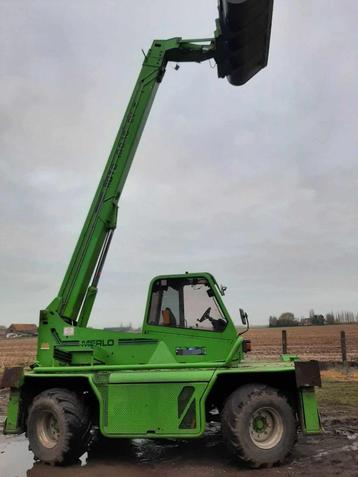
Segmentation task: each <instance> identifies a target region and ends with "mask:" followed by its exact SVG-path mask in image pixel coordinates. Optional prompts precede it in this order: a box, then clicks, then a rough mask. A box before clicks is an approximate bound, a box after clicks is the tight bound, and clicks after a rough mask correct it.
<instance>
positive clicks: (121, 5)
mask: <svg viewBox="0 0 358 477" xmlns="http://www.w3.org/2000/svg"><path fill="white" fill-rule="evenodd" d="M195 5H196V7H195V9H193V2H192V1H189V0H185V1H184V0H181V1H180V2H179V1H174V0H171V1H170V2H168V1H164V0H157V1H155V2H153V1H149V0H145V1H142V2H140V3H139V2H138V3H137V2H131V1H129V0H125V1H121V2H114V1H102V2H97V1H77V2H61V1H52V2H47V1H44V0H43V1H41V0H37V1H35V0H34V1H32V2H26V1H20V0H19V1H17V2H5V1H4V2H0V19H1V20H0V22H1V24H0V32H1V33H0V35H1V38H0V45H1V46H0V58H1V60H0V128H1V129H0V144H1V151H2V154H1V157H0V173H1V177H0V181H1V187H0V214H1V218H2V227H1V232H0V263H1V265H2V266H1V270H0V282H1V292H0V293H1V303H2V312H1V319H0V321H1V323H8V322H9V321H28V322H32V321H35V320H36V319H37V313H38V310H39V309H40V308H42V307H44V306H46V305H47V303H48V302H49V301H50V300H51V299H52V297H53V296H54V295H55V294H56V292H57V289H58V288H59V285H60V282H61V279H62V276H63V273H64V271H65V267H66V263H67V261H68V259H69V257H70V254H71V252H72V249H73V247H74V243H75V240H76V238H77V236H78V234H79V231H80V227H81V224H82V222H83V220H84V218H85V215H86V212H87V209H88V206H89V203H90V200H91V198H92V194H93V192H94V190H95V188H96V183H97V181H98V179H99V177H100V174H101V171H102V167H103V165H104V161H105V159H106V157H107V154H108V152H109V150H110V147H111V145H112V142H113V139H114V136H115V134H116V131H117V129H118V126H119V121H120V119H121V115H122V114H123V110H124V108H125V106H126V103H127V101H128V99H129V95H130V92H131V89H132V87H133V85H134V81H135V78H136V75H137V73H138V71H139V67H140V63H141V61H142V53H141V51H140V50H141V48H144V49H146V48H147V47H148V46H149V44H150V42H151V40H152V39H153V38H156V37H171V36H174V35H182V36H184V37H185V36H186V37H193V36H195V37H200V36H208V35H210V34H211V31H212V29H213V26H214V18H215V15H216V1H215V0H212V1H210V2H209V1H208V0H205V1H204V0H201V1H198V0H196V2H195ZM357 14H358V4H357V2H355V1H354V0H344V1H342V2H340V7H339V8H338V7H337V2H333V1H331V2H327V1H323V0H314V1H311V2H301V1H298V0H297V1H296V0H292V1H290V2H288V1H286V0H276V2H275V15H274V23H273V31H272V43H271V52H270V59H269V66H268V68H267V69H266V70H264V71H262V72H261V73H260V74H259V75H258V76H257V77H255V78H254V79H253V80H252V81H251V82H250V83H248V84H247V85H246V86H245V87H243V88H234V87H232V86H230V85H229V84H228V83H227V82H226V81H225V80H218V79H217V78H216V72H215V70H214V69H211V68H210V66H209V65H208V64H203V65H182V67H181V68H180V70H179V71H177V72H176V71H174V69H173V68H172V67H171V66H169V67H168V69H167V75H166V78H165V79H164V81H163V83H162V85H161V87H160V89H159V92H158V96H157V98H156V101H155V103H154V106H153V110H152V113H151V115H150V117H149V120H148V124H147V126H146V130H145V132H144V135H143V139H142V141H141V143H140V146H139V148H138V152H137V155H136V157H135V160H134V163H133V167H132V170H131V173H130V176H129V179H128V182H127V184H126V188H125V191H124V194H123V197H122V201H121V203H120V210H119V224H118V230H117V233H116V237H115V240H114V241H113V246H112V249H111V251H110V255H109V258H108V261H107V263H106V266H105V271H104V274H103V279H102V282H101V293H100V295H99V297H98V302H97V303H96V307H95V314H94V315H95V316H94V317H93V321H92V325H95V324H98V325H99V326H101V325H113V324H116V323H118V322H129V321H131V322H132V323H140V321H141V319H142V316H143V311H144V304H145V293H146V288H147V286H148V283H149V280H150V279H151V277H152V276H153V275H155V274H157V273H167V272H171V273H172V272H181V271H185V270H192V271H194V270H209V271H212V272H213V273H214V274H215V275H216V276H217V278H218V280H219V281H220V282H224V283H225V284H227V285H228V286H229V290H228V294H227V304H228V307H229V309H230V310H231V311H232V312H233V315H234V316H236V312H237V309H238V307H239V306H244V307H245V308H247V310H248V312H249V314H250V315H251V318H252V322H253V323H256V324H262V323H264V322H266V320H267V318H268V315H269V314H271V313H276V314H279V313H280V312H282V311H285V310H292V311H294V312H295V313H296V314H297V315H303V314H307V312H308V310H309V309H310V308H312V307H313V308H315V309H317V310H319V311H321V312H328V311H330V310H331V309H335V310H338V309H342V308H344V309H352V310H354V311H358V300H357V292H356V286H357V270H356V264H357V263H358V261H357V259H358V256H357V255H358V252H357V247H356V245H355V238H356V237H357V232H358V230H357V229H358V225H357V224H358V221H357V211H358V198H357V193H356V190H357V183H358V166H357V161H356V158H357V152H356V151H357V142H358V139H357V134H356V131H357V126H358V124H357V123H358V121H357V110H358V108H357V107H358V92H357V88H356V77H357V72H358V61H357V50H356V44H357V40H358V38H357V36H358V33H357V29H356V22H355V19H356V18H357Z"/></svg>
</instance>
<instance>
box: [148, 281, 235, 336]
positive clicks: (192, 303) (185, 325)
mask: <svg viewBox="0 0 358 477" xmlns="http://www.w3.org/2000/svg"><path fill="white" fill-rule="evenodd" d="M147 323H148V325H155V326H162V327H170V328H181V329H192V330H194V329H197V330H203V331H204V330H205V331H215V332H223V331H224V330H225V329H226V327H227V325H228V321H227V319H226V318H225V316H224V314H223V312H222V310H221V308H220V305H219V303H218V301H217V298H216V297H215V292H214V290H213V288H212V287H211V285H210V283H209V281H208V279H207V278H205V277H171V278H159V279H157V280H156V281H154V283H153V285H152V291H151V297H150V306H149V313H148V319H147Z"/></svg>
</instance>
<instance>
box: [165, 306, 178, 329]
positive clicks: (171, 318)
mask: <svg viewBox="0 0 358 477" xmlns="http://www.w3.org/2000/svg"><path fill="white" fill-rule="evenodd" d="M162 317H163V325H164V326H177V320H176V318H175V315H174V313H173V312H172V310H171V309H170V308H169V307H166V308H164V310H162Z"/></svg>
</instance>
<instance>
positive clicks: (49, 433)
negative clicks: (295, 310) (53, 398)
mask: <svg viewBox="0 0 358 477" xmlns="http://www.w3.org/2000/svg"><path fill="white" fill-rule="evenodd" d="M36 430H37V436H38V438H39V440H40V442H41V444H42V445H43V446H44V447H47V448H48V449H52V448H53V447H55V446H56V444H57V442H58V439H59V437H60V429H59V425H58V420H57V418H56V416H55V415H54V414H53V413H52V412H50V411H42V412H41V414H40V416H39V418H38V421H37V425H36Z"/></svg>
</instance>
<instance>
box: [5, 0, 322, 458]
mask: <svg viewBox="0 0 358 477" xmlns="http://www.w3.org/2000/svg"><path fill="white" fill-rule="evenodd" d="M272 10H273V0H219V18H218V19H217V21H216V30H215V35H214V38H209V39H194V40H183V39H181V38H179V37H175V38H171V39H167V40H155V41H154V42H153V44H152V45H151V47H150V49H149V51H148V52H147V54H145V58H144V62H143V66H142V69H141V71H140V73H139V77H138V80H137V82H136V85H135V87H134V91H133V94H132V96H131V98H130V101H129V104H128V107H127V110H126V112H125V115H124V118H123V121H122V124H121V126H120V129H119V132H118V134H117V137H116V139H115V142H114V145H113V148H112V151H111V153H110V156H109V159H108V161H107V164H106V166H105V169H104V172H103V175H102V178H101V180H100V183H99V185H98V189H97V191H96V194H95V196H94V199H93V202H92V205H91V207H90V210H89V212H88V215H87V218H86V220H85V223H84V226H83V228H82V231H81V234H80V237H79V239H78V242H77V245H76V247H75V250H74V252H73V255H72V258H71V260H70V263H69V266H68V269H67V272H66V274H65V277H64V280H63V282H62V285H61V287H60V290H59V293H58V296H57V297H56V298H55V299H54V300H53V301H52V302H51V303H50V304H49V305H48V306H47V307H46V308H45V309H44V310H41V312H40V320H39V335H38V344H37V357H36V362H35V363H34V364H33V365H32V366H31V369H30V370H26V371H24V370H23V369H22V368H18V367H16V368H9V369H6V370H5V372H4V374H3V378H2V383H1V385H2V387H8V388H10V399H9V404H8V413H7V419H6V422H5V426H4V432H5V433H6V434H19V433H22V432H26V434H27V436H28V439H29V444H30V448H31V449H32V451H33V453H34V455H35V457H36V458H37V459H39V460H41V461H43V462H45V463H48V464H52V465H67V464H71V463H74V462H75V461H77V460H78V459H79V457H80V456H82V455H83V454H84V453H85V452H86V451H88V450H89V449H91V446H94V445H95V444H96V441H97V440H99V439H101V438H104V439H106V438H162V439H173V438H174V439H176V438H178V439H183V438H187V439H192V438H199V437H200V436H202V435H203V434H204V432H205V429H206V425H207V423H208V421H209V420H212V419H214V417H215V416H216V417H219V419H221V429H222V434H223V439H224V441H225V443H226V444H227V448H228V450H229V451H230V452H231V453H232V454H233V456H234V457H235V458H237V459H239V460H241V461H243V462H245V463H246V464H248V465H250V466H252V467H262V466H271V465H274V464H277V463H281V462H282V461H283V460H284V459H285V458H286V456H287V455H288V453H289V452H290V450H291V449H292V447H293V445H294V443H295V441H296V438H297V429H298V427H300V429H301V430H302V432H303V433H306V434H312V433H318V432H320V421H319V415H318V410H317V403H316V398H315V392H314V387H315V386H319V385H320V374H319V367H318V363H317V362H301V361H300V360H299V359H297V358H296V357H294V356H289V355H283V356H282V357H281V360H278V361H277V362H271V363H262V362H260V363H258V362H253V361H245V360H244V355H245V353H246V352H247V351H248V350H249V348H250V343H249V341H248V340H245V339H244V338H243V336H242V334H243V333H240V334H238V333H237V330H236V327H235V325H234V323H233V321H232V319H231V317H230V315H229V313H228V311H227V309H226V307H225V305H224V303H223V300H222V296H223V295H224V292H225V289H224V288H223V287H220V286H219V285H218V283H217V282H216V280H215V278H214V277H213V276H212V275H211V274H210V273H206V272H205V273H204V272H202V273H182V274H178V275H165V276H158V277H155V278H154V279H153V280H152V282H151V283H150V286H149V292H148V298H147V305H146V311H145V316H144V321H143V327H142V331H141V333H122V332H115V331H108V330H103V329H94V328H89V327H88V326H87V324H88V320H89V317H90V314H91V310H92V307H93V304H94V300H95V298H96V294H97V288H98V282H99V279H100V276H101V272H102V269H103V265H104V262H105V259H106V255H107V252H108V249H109V246H110V243H111V240H112V236H113V233H114V230H115V228H116V222H117V207H118V201H119V198H120V195H121V193H122V190H123V187H124V184H125V181H126V178H127V175H128V172H129V169H130V166H131V162H132V159H133V156H134V153H135V150H136V147H137V144H138V142H139V140H140V136H141V133H142V130H143V128H144V125H145V122H146V119H147V116H148V114H149V110H150V107H151V105H152V102H153V99H154V96H155V93H156V91H157V88H158V86H159V84H160V82H161V81H162V79H163V76H164V73H165V67H166V65H167V63H168V62H170V61H173V62H175V63H180V62H202V61H206V60H210V59H214V60H215V62H216V64H217V68H218V76H219V77H227V78H228V80H229V82H230V83H231V84H233V85H243V84H245V83H246V82H247V81H248V80H249V79H250V78H251V77H252V76H254V75H255V74H256V73H257V72H259V71H260V70H261V69H262V68H264V67H265V66H266V64H267V60H268V51H269V41H270V33H271V19H272ZM240 315H241V319H242V322H243V324H244V325H247V327H248V322H247V315H246V313H245V312H244V311H243V310H240Z"/></svg>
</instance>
